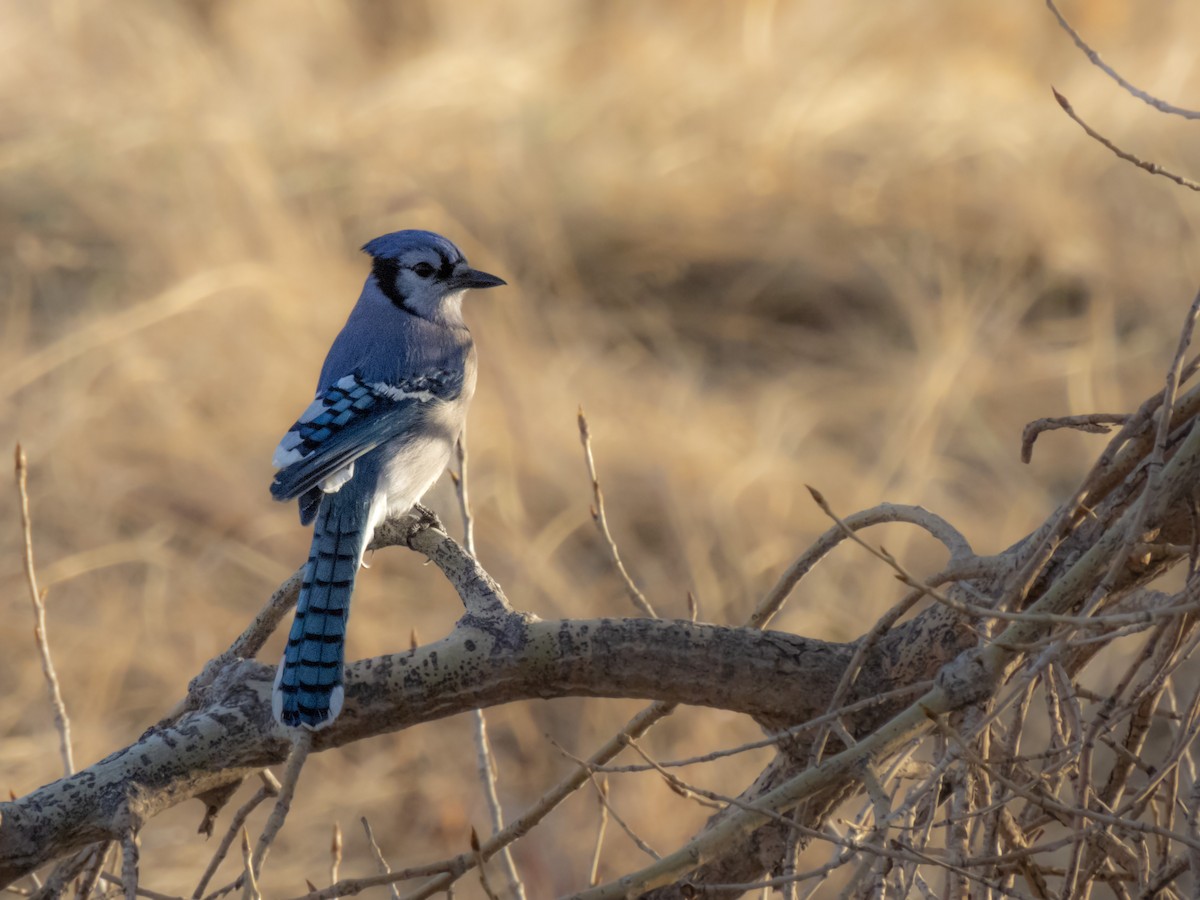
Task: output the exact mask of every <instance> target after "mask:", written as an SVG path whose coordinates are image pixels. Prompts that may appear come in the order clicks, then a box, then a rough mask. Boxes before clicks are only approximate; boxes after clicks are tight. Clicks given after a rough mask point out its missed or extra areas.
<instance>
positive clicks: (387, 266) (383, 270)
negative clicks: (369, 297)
mask: <svg viewBox="0 0 1200 900" xmlns="http://www.w3.org/2000/svg"><path fill="white" fill-rule="evenodd" d="M371 272H372V273H373V274H374V275H375V283H376V284H377V285H379V290H380V291H382V292H383V296H385V297H387V298H388V299H389V300H391V301H392V304H393V305H394V306H395V307H396V308H397V309H402V310H404V311H405V312H406V313H408V314H409V315H412V316H415V315H419V313H417V311H416V310H415V309H413V308H412V307H411V306H409V305H408V297H406V296H405V295H404V294H402V293H400V286H399V285H398V284H397V283H396V282H397V276H399V274H400V263H398V262H396V260H394V259H384V258H382V257H376V258H375V259H374V260H373V261H372V263H371Z"/></svg>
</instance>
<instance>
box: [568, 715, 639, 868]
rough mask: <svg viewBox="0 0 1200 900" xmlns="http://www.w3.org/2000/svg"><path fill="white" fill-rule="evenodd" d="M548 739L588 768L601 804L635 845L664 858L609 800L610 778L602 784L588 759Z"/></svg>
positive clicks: (570, 757)
mask: <svg viewBox="0 0 1200 900" xmlns="http://www.w3.org/2000/svg"><path fill="white" fill-rule="evenodd" d="M546 740H548V741H549V742H550V746H552V747H553V748H554V749H555V750H557V751H558V752H559V753H561V754H562V755H563V756H565V757H566V758H567V759H569V760H571V762H573V763H575V764H576V765H577V766H584V767H585V768H587V770H588V774H589V776H590V777H591V781H592V787H593V788H594V789H595V790H596V795H597V796H598V797H599V798H600V805H601V806H603V807H604V808H605V809H606V810H607V812H608V814H609V815H611V816H612V818H613V821H614V822H616V823H617V825H619V826H620V827H621V830H622V831H624V832H625V834H626V836H627V837H628V838H629V839H630V840H631V841H633V843H634V845H635V846H636V847H637V848H638V849H639V850H641V851H642V852H643V853H645V854H646V855H647V856H649V857H650V858H651V859H662V854H661V853H659V852H658V851H657V850H655V849H654V848H653V847H651V846H650V845H649V844H648V843H646V841H645V840H643V838H642V836H641V835H640V834H638V833H637V832H636V831H634V830H633V826H631V825H630V824H629V823H628V822H626V821H625V819H624V818H622V817H621V814H620V813H618V812H617V811H616V809H615V808H614V807H613V805H612V803H610V802H609V799H608V779H607V778H605V779H603V784H602V783H601V779H598V778H596V775H595V771H596V770H595V768H593V767H592V766H589V765H588V763H587V760H583V759H580V758H579V757H578V756H576V755H575V754H573V753H571V752H570V751H568V750H567V749H566V748H565V747H563V746H562V745H561V744H560V743H558V741H556V740H554V738H552V737H550V735H546ZM653 769H654V767H653V766H651V765H649V764H647V766H646V770H647V771H652V770H653ZM593 884H595V882H593Z"/></svg>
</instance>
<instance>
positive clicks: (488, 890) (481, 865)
mask: <svg viewBox="0 0 1200 900" xmlns="http://www.w3.org/2000/svg"><path fill="white" fill-rule="evenodd" d="M471 852H472V853H474V854H475V868H476V869H478V870H479V884H480V886H481V887H482V888H483V892H484V894H486V895H487V897H488V900H500V898H499V897H497V896H496V892H495V891H493V890H492V886H491V885H490V884H489V883H488V877H487V866H486V865H485V860H484V858H483V852H482V850H481V847H480V843H479V834H478V833H477V832H476V831H475V829H474V828H471Z"/></svg>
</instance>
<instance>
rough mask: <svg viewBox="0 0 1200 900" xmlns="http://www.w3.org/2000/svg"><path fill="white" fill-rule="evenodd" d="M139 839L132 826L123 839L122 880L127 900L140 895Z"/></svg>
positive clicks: (134, 898) (134, 899)
mask: <svg viewBox="0 0 1200 900" xmlns="http://www.w3.org/2000/svg"><path fill="white" fill-rule="evenodd" d="M139 856H140V854H139V852H138V838H137V831H136V830H135V829H134V827H133V826H132V824H131V825H130V827H129V829H128V830H127V831H126V832H125V834H124V835H122V837H121V879H122V881H124V882H125V900H136V898H137V895H138V857H139Z"/></svg>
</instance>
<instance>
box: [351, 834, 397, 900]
mask: <svg viewBox="0 0 1200 900" xmlns="http://www.w3.org/2000/svg"><path fill="white" fill-rule="evenodd" d="M359 821H361V822H362V827H363V831H365V832H366V833H367V844H368V846H370V848H371V855H372V856H374V857H375V862H376V864H377V865H378V866H379V871H380V873H381V874H383V875H391V874H392V867H391V866H389V865H388V861H387V859H386V858H384V855H383V851H382V850H381V849H380V848H379V842H378V841H377V840H375V832H373V831H372V830H371V823H370V822H368V821H367V817H366V816H363V817H362V818H361V819H360V820H359ZM388 891H389V892H390V893H391V895H392V900H400V891H399V890H397V888H396V885H395V884H394V883H393V884H389V885H388Z"/></svg>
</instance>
